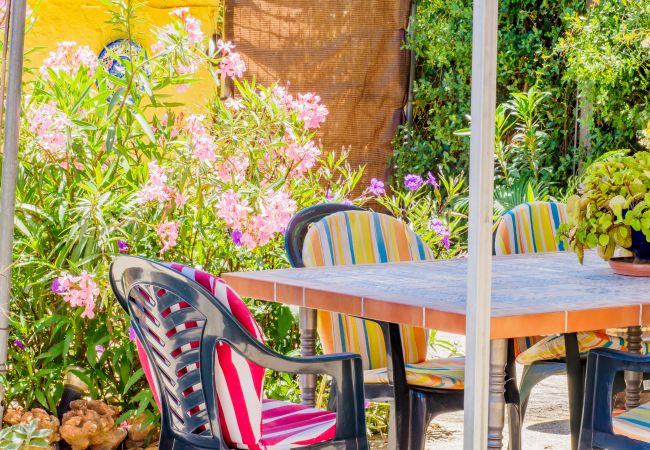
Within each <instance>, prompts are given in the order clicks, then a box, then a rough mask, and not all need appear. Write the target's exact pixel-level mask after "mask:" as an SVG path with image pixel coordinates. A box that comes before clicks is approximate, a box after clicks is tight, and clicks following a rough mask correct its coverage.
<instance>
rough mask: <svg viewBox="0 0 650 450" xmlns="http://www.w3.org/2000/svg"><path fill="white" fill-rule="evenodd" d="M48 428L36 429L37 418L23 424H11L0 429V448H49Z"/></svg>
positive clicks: (22, 449)
mask: <svg viewBox="0 0 650 450" xmlns="http://www.w3.org/2000/svg"><path fill="white" fill-rule="evenodd" d="M51 433H52V430H49V429H40V430H39V429H38V420H32V421H31V422H29V423H27V424H24V425H13V426H10V427H6V428H3V429H2V430H0V448H2V449H3V450H28V449H35V448H50V443H49V442H48V437H49V436H50V434H51Z"/></svg>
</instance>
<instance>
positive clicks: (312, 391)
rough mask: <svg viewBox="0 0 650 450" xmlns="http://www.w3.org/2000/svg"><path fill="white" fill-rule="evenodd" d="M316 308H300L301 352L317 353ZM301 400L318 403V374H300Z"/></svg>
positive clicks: (302, 353)
mask: <svg viewBox="0 0 650 450" xmlns="http://www.w3.org/2000/svg"><path fill="white" fill-rule="evenodd" d="M316 320H317V316H316V310H315V309H309V308H300V319H299V327H300V354H301V355H302V356H313V355H315V354H316ZM300 401H301V402H302V404H303V405H308V406H314V405H315V404H316V375H305V374H303V375H300Z"/></svg>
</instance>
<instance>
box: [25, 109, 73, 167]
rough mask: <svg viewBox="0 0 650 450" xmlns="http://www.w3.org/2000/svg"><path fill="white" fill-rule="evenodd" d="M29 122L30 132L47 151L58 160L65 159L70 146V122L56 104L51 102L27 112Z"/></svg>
mask: <svg viewBox="0 0 650 450" xmlns="http://www.w3.org/2000/svg"><path fill="white" fill-rule="evenodd" d="M27 122H28V124H29V131H31V132H32V133H33V134H34V135H35V136H36V138H37V141H38V143H39V144H40V146H41V147H43V149H44V150H45V151H47V152H49V153H50V154H51V155H52V156H53V157H54V158H55V159H57V160H61V159H63V158H64V157H65V153H66V148H67V145H68V137H67V133H66V129H67V127H68V125H69V124H70V121H69V120H68V117H67V116H66V115H65V114H64V113H63V112H62V111H60V110H59V109H58V108H57V106H56V103H54V102H49V103H45V104H42V105H37V106H35V107H32V108H31V109H30V110H29V111H28V112H27Z"/></svg>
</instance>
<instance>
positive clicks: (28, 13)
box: [0, 0, 34, 30]
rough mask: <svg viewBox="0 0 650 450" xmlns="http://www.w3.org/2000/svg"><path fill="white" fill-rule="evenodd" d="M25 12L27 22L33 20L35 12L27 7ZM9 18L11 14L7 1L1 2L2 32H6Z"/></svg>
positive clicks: (0, 20) (0, 21)
mask: <svg viewBox="0 0 650 450" xmlns="http://www.w3.org/2000/svg"><path fill="white" fill-rule="evenodd" d="M26 8H27V9H26V11H25V21H28V20H30V19H31V18H32V14H33V13H34V11H33V10H32V8H30V7H29V5H27V7H26ZM8 18H9V14H8V11H7V0H0V30H4V29H5V26H6V25H7V19H8Z"/></svg>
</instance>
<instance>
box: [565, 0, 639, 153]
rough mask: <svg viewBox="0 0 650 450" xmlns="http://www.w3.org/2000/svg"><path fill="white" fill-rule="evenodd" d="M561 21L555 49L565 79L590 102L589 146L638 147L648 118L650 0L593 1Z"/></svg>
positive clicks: (599, 147)
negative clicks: (562, 60)
mask: <svg viewBox="0 0 650 450" xmlns="http://www.w3.org/2000/svg"><path fill="white" fill-rule="evenodd" d="M565 23H566V32H565V34H564V36H563V38H562V39H561V41H560V42H559V45H558V48H557V51H558V54H559V56H561V57H563V58H565V59H566V62H567V70H566V72H565V73H564V79H565V80H567V82H570V83H576V84H577V85H578V86H580V88H581V89H582V91H583V92H584V93H585V95H587V97H588V98H589V99H590V100H591V101H592V103H593V119H592V120H593V123H591V124H589V125H590V129H591V136H590V137H591V140H592V142H593V146H594V147H595V148H596V150H597V151H599V152H600V153H602V150H603V149H612V148H633V149H638V148H639V146H638V144H637V142H636V139H635V138H636V136H635V134H636V131H637V130H639V129H641V128H643V127H644V125H645V123H646V122H647V121H648V120H650V1H648V0H607V1H605V0H603V1H601V2H595V5H594V6H593V7H591V8H589V10H588V11H586V13H585V11H582V12H581V13H580V14H579V13H578V12H574V13H572V14H567V15H566V16H565Z"/></svg>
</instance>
